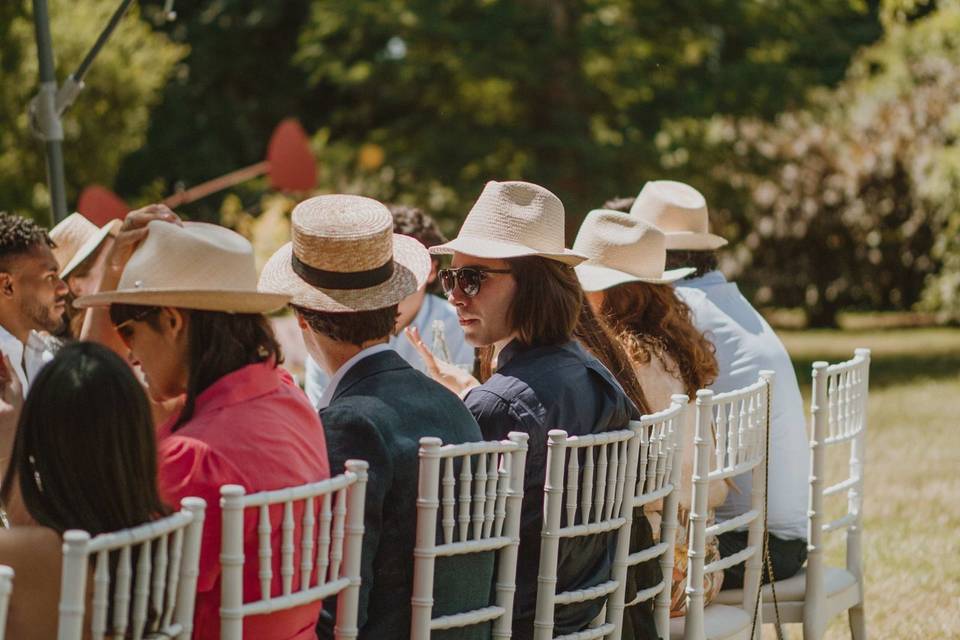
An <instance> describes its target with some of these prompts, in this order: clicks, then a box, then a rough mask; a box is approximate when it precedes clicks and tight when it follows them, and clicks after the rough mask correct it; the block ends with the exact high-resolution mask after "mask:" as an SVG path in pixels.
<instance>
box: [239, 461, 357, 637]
mask: <svg viewBox="0 0 960 640" xmlns="http://www.w3.org/2000/svg"><path fill="white" fill-rule="evenodd" d="M345 466H346V471H344V473H342V474H340V475H338V476H334V477H333V478H330V479H328V480H323V481H321V482H312V483H309V484H304V485H300V486H296V487H289V488H286V489H276V490H273V491H261V492H259V493H252V494H250V495H246V492H245V491H244V489H243V487H241V486H239V485H235V484H234V485H224V486H222V487H220V506H221V508H222V510H223V534H222V535H223V537H222V544H221V553H220V565H221V571H222V580H221V591H220V633H221V638H225V639H226V638H229V639H231V640H232V639H239V638H242V637H243V618H244V617H246V616H255V615H262V614H265V613H272V612H275V611H283V610H286V609H292V608H294V607H299V606H302V605H305V604H308V603H310V602H317V601H320V600H323V599H324V598H327V597H329V596H332V595H335V594H339V597H338V599H337V623H336V627H335V629H334V635H335V637H336V638H338V639H339V638H356V637H357V633H358V629H357V610H358V606H359V597H360V552H361V547H362V544H363V507H364V499H365V497H366V486H367V463H366V462H365V461H363V460H348V461H347V463H346V465H345ZM245 509H257V510H258V512H259V514H258V520H257V543H258V546H257V548H258V553H257V562H258V564H257V575H258V577H259V579H260V597H259V598H258V599H256V600H252V601H250V602H244V601H243V573H244V571H243V565H244V544H245V541H244V510H245ZM271 510H273V511H274V512H276V513H278V514H282V515H280V517H279V520H280V523H279V524H280V549H279V552H280V553H279V555H280V561H279V565H280V585H279V586H280V592H281V594H280V595H279V596H274V595H273V582H274V579H273V578H274V572H273V564H274V552H275V550H274V548H273V546H274V545H273V544H272V539H273V537H274V533H273V532H274V522H273V518H272V516H271ZM295 513H297V514H298V515H297V517H296V518H295V517H294V514H295ZM297 520H299V524H300V526H299V527H298V526H297ZM298 548H299V550H300V554H299V555H300V558H299V569H300V579H299V581H298V583H297V584H296V585H294V574H295V573H296V571H295V565H294V558H295V555H296V550H297V549H298Z"/></svg>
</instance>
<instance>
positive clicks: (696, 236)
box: [630, 180, 810, 589]
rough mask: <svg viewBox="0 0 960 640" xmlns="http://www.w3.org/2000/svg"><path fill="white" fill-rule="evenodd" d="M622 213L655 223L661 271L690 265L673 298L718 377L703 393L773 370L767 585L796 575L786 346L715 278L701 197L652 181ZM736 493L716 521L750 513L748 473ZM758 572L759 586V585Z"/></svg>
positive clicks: (802, 506) (731, 534)
mask: <svg viewBox="0 0 960 640" xmlns="http://www.w3.org/2000/svg"><path fill="white" fill-rule="evenodd" d="M630 214H631V215H634V216H637V217H639V218H640V219H642V220H645V221H646V222H649V223H651V224H653V225H656V226H657V227H658V228H659V229H660V230H661V231H663V232H664V235H665V236H666V242H667V268H668V269H675V268H678V267H694V268H695V271H694V272H693V273H691V274H690V275H689V276H687V277H686V278H684V279H683V280H680V281H678V282H677V283H676V291H677V295H678V296H679V297H680V298H681V299H682V300H683V301H684V302H686V303H687V305H689V306H690V311H691V312H692V313H693V321H694V324H695V325H696V327H697V329H699V330H700V331H701V332H702V333H703V334H704V335H705V336H706V337H707V338H708V339H709V340H710V341H711V342H713V345H714V347H716V356H717V365H718V366H719V369H720V374H719V376H718V377H717V380H716V382H714V383H713V384H712V385H711V386H710V388H711V389H713V390H714V391H716V392H717V393H724V392H727V391H733V390H735V389H739V388H742V387H745V386H747V385H748V384H751V383H753V382H756V381H757V378H758V377H759V375H760V371H762V370H764V369H770V370H773V371H775V372H776V384H774V385H773V401H772V402H771V411H772V413H771V417H770V478H769V481H768V482H769V487H768V494H767V525H768V527H769V530H770V541H769V548H770V561H771V565H772V568H773V575H774V577H775V579H777V580H782V579H784V578H789V577H790V576H793V575H794V574H796V573H797V572H798V571H799V570H800V567H801V566H803V563H804V561H805V560H806V557H807V497H808V491H809V485H808V473H809V470H810V449H809V447H808V445H807V431H806V416H805V415H804V413H803V400H802V398H801V396H800V387H799V385H798V384H797V376H796V373H795V372H794V370H793V364H792V363H791V361H790V355H789V354H788V353H787V350H786V348H785V347H784V346H783V343H782V342H781V341H780V338H778V337H777V334H776V333H774V331H773V329H771V328H770V325H769V324H768V323H767V321H766V320H764V318H763V316H761V315H760V314H759V313H758V312H757V310H756V309H754V308H753V306H752V305H751V304H750V302H749V301H748V300H747V299H746V298H745V297H744V296H743V294H741V293H740V290H739V289H738V288H737V285H736V283H734V282H728V281H727V279H726V278H725V277H724V275H723V273H721V272H720V270H719V267H718V261H717V250H718V249H719V248H720V247H723V246H724V245H726V244H727V241H726V240H725V239H724V238H722V237H720V236H718V235H716V234H714V233H710V232H709V230H708V224H709V219H708V218H709V216H708V213H707V203H706V200H705V199H704V197H703V195H702V194H701V193H700V192H699V191H697V190H696V189H694V188H693V187H691V186H690V185H687V184H684V183H682V182H674V181H671V180H655V181H652V182H648V183H647V184H646V185H644V187H643V190H641V191H640V195H639V196H637V198H636V200H635V201H634V202H633V203H632V204H631V205H630ZM734 483H735V484H736V490H735V491H730V492H729V493H728V494H727V500H726V502H724V503H723V504H722V505H721V506H720V507H718V508H717V511H716V517H717V521H718V522H723V521H724V520H730V519H732V518H735V517H737V516H739V515H742V514H744V513H746V512H747V511H749V510H750V508H751V504H750V492H751V484H752V479H751V475H750V474H749V473H745V474H741V475H739V476H737V477H736V478H734ZM719 540H720V555H721V556H724V557H726V556H730V555H733V554H735V553H737V552H739V551H742V550H743V549H745V548H746V546H747V531H746V530H745V529H744V530H737V531H728V532H726V533H722V534H720V536H719ZM743 569H744V566H743V564H737V565H734V566H733V567H731V568H729V569H727V570H726V571H724V576H723V588H724V589H739V588H740V587H742V585H743ZM767 579H768V575H767V573H766V571H765V572H764V574H763V581H764V582H767Z"/></svg>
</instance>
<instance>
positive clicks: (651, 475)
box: [614, 394, 692, 637]
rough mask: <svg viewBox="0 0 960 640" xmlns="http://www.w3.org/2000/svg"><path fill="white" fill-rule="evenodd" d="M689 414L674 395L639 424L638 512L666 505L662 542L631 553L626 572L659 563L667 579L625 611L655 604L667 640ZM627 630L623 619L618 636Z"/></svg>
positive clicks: (659, 626)
mask: <svg viewBox="0 0 960 640" xmlns="http://www.w3.org/2000/svg"><path fill="white" fill-rule="evenodd" d="M688 410H689V406H688V398H687V396H685V395H682V394H678V395H674V396H673V397H672V403H671V406H670V408H669V409H666V410H664V411H660V412H658V413H654V414H651V415H647V416H643V417H642V418H641V419H640V422H639V423H638V424H639V429H638V430H639V437H640V453H639V465H640V469H639V472H638V473H637V486H636V491H635V492H634V497H633V509H634V510H636V509H643V508H644V507H645V506H646V505H649V504H651V503H654V502H658V501H662V514H663V517H662V518H661V523H660V542H659V543H658V544H656V545H654V546H653V547H651V548H649V549H643V550H640V551H637V552H634V553H631V554H630V555H629V556H628V557H627V566H628V567H634V566H636V565H638V564H641V563H643V562H648V561H650V560H653V559H658V560H659V564H660V571H661V574H662V578H661V580H660V582H659V583H657V584H655V585H653V586H651V587H648V588H646V589H643V590H642V591H639V592H638V593H637V594H636V596H635V597H634V598H633V599H631V601H630V602H627V603H625V605H624V608H628V607H632V606H635V605H638V604H640V603H641V602H646V601H647V600H650V599H651V598H656V600H655V616H656V624H657V632H658V633H659V634H660V636H661V637H663V636H666V635H668V634H669V629H670V589H671V587H672V586H673V550H674V539H675V538H676V534H677V503H678V501H679V498H680V495H679V492H678V491H676V488H677V487H678V486H679V485H680V472H681V469H682V467H683V465H682V460H683V449H684V446H686V443H685V442H684V441H683V438H682V437H681V436H682V434H683V423H684V421H685V420H686V415H687V411H688ZM691 444H692V443H691ZM622 627H623V614H621V615H620V619H619V620H618V621H617V632H618V634H619V633H620V631H621V630H622ZM614 637H618V636H614Z"/></svg>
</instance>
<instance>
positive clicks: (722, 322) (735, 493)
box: [676, 271, 810, 540]
mask: <svg viewBox="0 0 960 640" xmlns="http://www.w3.org/2000/svg"><path fill="white" fill-rule="evenodd" d="M676 292H677V295H678V296H679V297H680V298H681V299H682V300H683V301H684V302H686V303H687V304H688V305H689V306H690V310H691V311H692V312H693V321H694V324H695V325H696V326H697V329H699V330H700V331H701V332H702V333H703V334H704V335H705V336H706V337H707V339H708V340H710V341H711V342H712V343H713V345H714V347H716V350H717V351H716V356H717V364H718V365H719V367H720V374H719V376H718V377H717V381H716V382H715V383H714V384H713V385H712V386H711V387H710V388H711V389H712V390H713V391H715V392H717V393H724V392H727V391H733V390H735V389H739V388H741V387H745V386H747V385H750V384H753V383H754V382H756V381H757V378H759V376H760V371H761V370H762V369H770V370H772V371H773V372H774V373H775V374H776V377H775V378H774V382H773V402H772V403H771V407H770V408H771V416H770V479H769V487H768V497H767V513H768V516H767V521H768V524H769V528H770V533H772V534H774V535H775V536H777V537H778V538H782V539H785V540H796V539H806V537H807V508H808V504H807V495H808V492H809V484H808V483H809V474H810V449H809V440H808V437H807V427H806V424H807V422H806V416H805V414H804V411H803V399H802V397H801V396H800V387H799V385H798V384H797V376H796V374H795V373H794V370H793V363H792V362H791V361H790V355H789V354H788V353H787V349H786V347H784V346H783V342H781V341H780V338H778V337H777V334H776V333H774V331H773V329H771V328H770V325H769V324H767V321H766V320H764V319H763V316H761V315H760V314H759V313H758V312H757V310H756V309H754V308H753V306H752V305H751V304H750V303H749V302H748V301H747V299H746V298H745V297H744V296H743V294H741V293H740V290H739V289H738V288H737V285H736V284H735V283H732V282H727V279H726V278H724V277H723V274H722V273H720V272H719V271H711V272H710V273H708V274H706V275H704V276H702V277H700V278H694V279H691V280H681V281H680V282H678V283H677V284H676ZM751 480H752V479H751V476H750V475H749V474H743V475H740V476H737V477H736V478H734V482H735V484H736V487H737V490H731V491H730V492H729V495H728V496H727V500H726V502H724V503H723V504H722V505H721V506H720V507H719V508H718V509H717V511H716V516H717V521H718V522H722V521H723V520H729V519H731V518H734V517H736V516H738V515H740V514H743V513H746V512H747V511H749V510H750V489H751V486H752V481H751Z"/></svg>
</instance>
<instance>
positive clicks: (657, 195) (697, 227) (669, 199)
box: [630, 180, 727, 251]
mask: <svg viewBox="0 0 960 640" xmlns="http://www.w3.org/2000/svg"><path fill="white" fill-rule="evenodd" d="M630 215H632V216H636V217H638V218H640V219H641V220H644V221H646V222H649V223H650V224H652V225H654V226H655V227H657V228H658V229H660V230H661V231H663V233H664V235H666V237H667V249H668V250H679V251H712V250H713V249H719V248H720V247H722V246H723V245H725V244H727V241H726V240H724V239H723V238H721V237H720V236H718V235H715V234H713V233H710V232H709V231H708V224H709V222H708V214H707V201H706V200H705V199H704V197H703V194H701V193H700V192H699V191H697V190H696V189H694V188H693V187H691V186H690V185H688V184H684V183H682V182H675V181H673V180H653V181H650V182H648V183H647V184H645V185H643V189H641V190H640V195H638V196H637V199H636V200H634V202H633V206H632V207H630Z"/></svg>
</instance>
